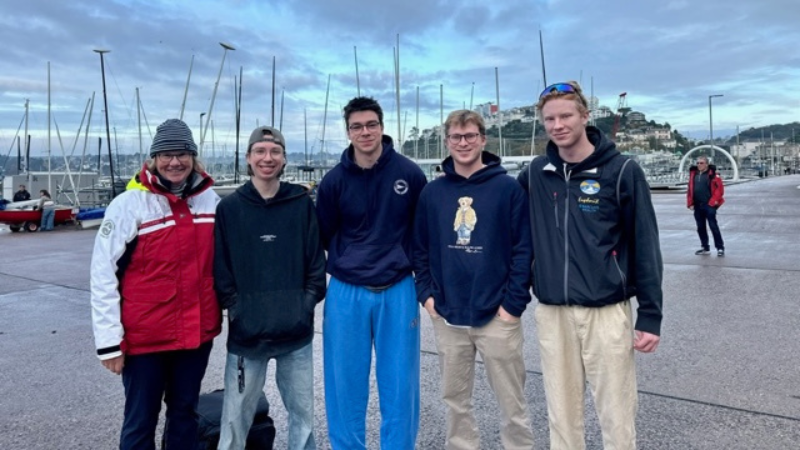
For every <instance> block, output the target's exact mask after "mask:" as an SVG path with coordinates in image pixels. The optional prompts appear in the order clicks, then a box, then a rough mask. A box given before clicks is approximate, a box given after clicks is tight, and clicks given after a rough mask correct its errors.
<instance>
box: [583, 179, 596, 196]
mask: <svg viewBox="0 0 800 450" xmlns="http://www.w3.org/2000/svg"><path fill="white" fill-rule="evenodd" d="M581 192H583V193H584V194H586V195H595V194H597V193H598V192H600V183H598V182H597V180H586V181H584V182H582V183H581Z"/></svg>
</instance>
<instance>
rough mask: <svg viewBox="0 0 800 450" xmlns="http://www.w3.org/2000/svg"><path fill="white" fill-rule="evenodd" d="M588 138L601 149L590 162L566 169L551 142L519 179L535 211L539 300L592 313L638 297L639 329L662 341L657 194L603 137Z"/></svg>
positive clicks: (591, 131)
mask: <svg viewBox="0 0 800 450" xmlns="http://www.w3.org/2000/svg"><path fill="white" fill-rule="evenodd" d="M586 132H587V135H588V138H589V141H590V142H591V143H592V144H594V146H595V151H594V153H592V154H591V155H590V156H589V157H588V158H586V159H585V160H583V161H581V162H580V163H577V164H568V163H565V162H564V161H563V160H562V159H561V158H560V157H559V155H558V148H557V146H556V145H555V144H553V143H552V142H549V143H548V145H547V156H546V157H541V158H536V159H534V160H533V161H532V162H531V164H530V165H529V166H528V168H527V170H524V171H523V172H522V173H520V175H519V178H518V180H519V182H520V184H522V187H523V188H524V189H525V190H527V191H528V200H529V205H530V212H531V229H532V237H533V256H534V261H533V264H532V269H531V270H532V283H533V293H534V295H536V297H537V298H538V299H539V301H540V302H542V303H544V304H548V305H567V306H569V305H581V306H587V307H599V306H605V305H610V304H614V303H618V302H621V301H624V300H625V299H628V298H630V297H633V296H636V300H637V302H638V304H639V308H638V310H637V311H638V316H637V319H636V326H635V328H636V329H637V330H640V331H646V332H648V333H652V334H655V335H659V334H660V332H661V319H662V311H661V308H662V290H661V281H662V278H663V263H662V260H661V248H660V246H659V240H658V224H657V222H656V215H655V211H654V210H653V204H652V202H651V199H650V187H649V185H648V184H647V180H646V179H645V176H644V172H643V171H642V169H641V167H639V165H638V164H636V162H635V161H632V160H629V159H628V158H626V157H624V156H622V155H621V154H620V153H619V152H618V151H617V149H616V146H615V145H614V143H613V142H611V141H610V140H608V139H606V137H605V136H603V134H602V132H600V130H598V129H597V128H595V127H591V126H590V127H587V129H586ZM620 173H622V175H621V176H620Z"/></svg>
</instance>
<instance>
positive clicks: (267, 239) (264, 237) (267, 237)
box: [259, 234, 278, 242]
mask: <svg viewBox="0 0 800 450" xmlns="http://www.w3.org/2000/svg"><path fill="white" fill-rule="evenodd" d="M259 238H260V239H261V240H262V241H264V242H274V241H275V239H277V238H278V236H275V235H274V234H265V235H262V236H259Z"/></svg>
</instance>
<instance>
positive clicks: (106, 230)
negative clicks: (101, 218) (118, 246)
mask: <svg viewBox="0 0 800 450" xmlns="http://www.w3.org/2000/svg"><path fill="white" fill-rule="evenodd" d="M112 231H114V222H112V221H110V220H106V221H105V222H103V225H101V226H100V236H102V237H104V238H107V237H109V236H110V235H111V232H112Z"/></svg>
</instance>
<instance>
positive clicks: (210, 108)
mask: <svg viewBox="0 0 800 450" xmlns="http://www.w3.org/2000/svg"><path fill="white" fill-rule="evenodd" d="M219 45H221V46H222V48H224V49H225V50H224V51H223V52H222V63H221V64H220V66H219V74H217V82H216V83H214V93H213V94H211V104H210V105H209V106H208V119H206V126H205V127H204V128H203V129H202V130H201V132H200V156H203V143H204V142H205V140H206V132H208V123H209V122H210V121H211V112H212V111H213V110H214V99H216V97H217V88H218V87H219V79H220V78H221V77H222V69H223V68H225V55H227V54H228V50H236V49H235V48H233V46H232V45H230V44H226V43H225V42H220V43H219Z"/></svg>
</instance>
